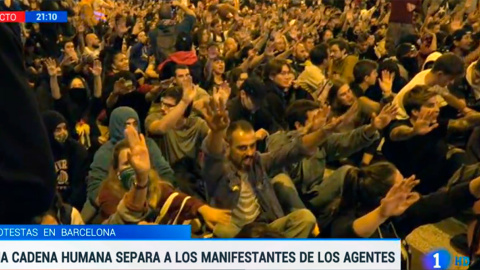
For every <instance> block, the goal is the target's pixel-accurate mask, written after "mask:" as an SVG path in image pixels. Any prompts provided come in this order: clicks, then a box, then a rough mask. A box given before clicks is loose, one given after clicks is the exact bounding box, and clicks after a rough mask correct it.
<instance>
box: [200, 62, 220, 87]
mask: <svg viewBox="0 0 480 270" xmlns="http://www.w3.org/2000/svg"><path fill="white" fill-rule="evenodd" d="M205 78H206V80H204V81H203V82H202V83H201V84H200V86H201V87H202V88H203V89H205V90H206V91H207V93H209V94H210V95H211V94H213V92H214V88H218V87H220V86H221V85H222V84H223V83H224V82H225V80H226V77H225V59H223V58H222V57H216V58H214V59H210V60H209V61H208V62H207V64H206V65H205Z"/></svg>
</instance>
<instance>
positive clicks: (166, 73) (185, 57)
mask: <svg viewBox="0 0 480 270" xmlns="http://www.w3.org/2000/svg"><path fill="white" fill-rule="evenodd" d="M175 50H176V52H174V53H172V54H170V55H169V56H168V58H167V59H166V60H165V61H163V62H162V63H160V65H158V67H157V72H158V74H159V75H160V80H166V79H170V78H171V77H173V76H175V67H176V66H178V65H185V66H187V67H188V69H189V70H190V74H191V75H192V77H193V81H194V82H195V83H199V82H200V81H202V76H203V65H202V63H201V62H200V61H198V58H197V55H196V53H195V50H194V48H193V41H192V37H191V35H190V34H188V33H180V34H178V36H177V41H176V42H175Z"/></svg>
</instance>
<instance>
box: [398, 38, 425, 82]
mask: <svg viewBox="0 0 480 270" xmlns="http://www.w3.org/2000/svg"><path fill="white" fill-rule="evenodd" d="M395 56H396V59H397V61H398V62H399V64H400V65H401V68H403V69H404V70H403V71H406V73H407V74H405V75H403V76H405V79H408V80H411V79H413V78H414V77H415V76H416V75H417V74H418V72H419V71H420V67H419V62H418V50H417V47H415V45H413V44H411V43H402V44H400V45H399V46H398V48H397V50H396V55H395Z"/></svg>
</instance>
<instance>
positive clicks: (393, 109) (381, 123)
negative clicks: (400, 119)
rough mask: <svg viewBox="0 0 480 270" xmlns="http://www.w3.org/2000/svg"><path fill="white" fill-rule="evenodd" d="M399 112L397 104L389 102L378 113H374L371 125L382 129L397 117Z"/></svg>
mask: <svg viewBox="0 0 480 270" xmlns="http://www.w3.org/2000/svg"><path fill="white" fill-rule="evenodd" d="M397 112H398V109H397V106H396V105H394V104H388V105H386V106H385V107H383V109H382V110H381V111H380V113H379V114H378V115H376V114H375V113H373V114H372V120H371V125H372V126H373V127H374V128H375V129H376V130H382V129H384V128H385V127H386V126H388V124H390V122H392V120H394V119H395V118H396V117H397Z"/></svg>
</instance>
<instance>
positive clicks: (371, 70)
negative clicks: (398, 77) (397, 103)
mask: <svg viewBox="0 0 480 270" xmlns="http://www.w3.org/2000/svg"><path fill="white" fill-rule="evenodd" d="M377 69H378V64H377V63H375V62H373V61H371V60H360V61H359V62H358V63H357V64H356V65H355V68H354V69H353V76H354V77H355V82H354V83H352V84H350V88H351V89H352V91H353V93H354V94H355V96H356V97H357V98H359V97H366V98H368V99H370V100H372V101H375V99H376V98H377V97H376V95H375V93H374V91H375V89H374V86H375V85H376V84H377V78H378V72H377ZM394 78H395V73H393V74H391V73H390V72H388V71H383V72H382V78H380V79H378V83H379V86H380V88H381V90H382V93H383V97H382V98H383V99H384V101H391V100H393V93H392V86H393V80H394Z"/></svg>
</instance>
